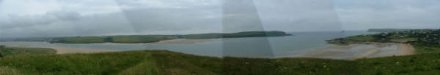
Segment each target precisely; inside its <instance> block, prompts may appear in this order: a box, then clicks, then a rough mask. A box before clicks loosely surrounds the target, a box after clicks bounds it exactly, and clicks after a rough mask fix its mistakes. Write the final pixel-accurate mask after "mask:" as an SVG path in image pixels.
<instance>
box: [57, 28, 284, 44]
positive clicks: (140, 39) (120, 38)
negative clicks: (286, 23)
mask: <svg viewBox="0 0 440 75" xmlns="http://www.w3.org/2000/svg"><path fill="white" fill-rule="evenodd" d="M290 35H291V34H288V33H286V32H282V31H246V32H236V33H206V34H186V35H113V36H78V37H58V38H52V39H50V40H49V42H50V43H71V44H75V43H78V44H81V43H154V42H159V41H163V40H172V39H215V38H244V37H275V36H290Z"/></svg>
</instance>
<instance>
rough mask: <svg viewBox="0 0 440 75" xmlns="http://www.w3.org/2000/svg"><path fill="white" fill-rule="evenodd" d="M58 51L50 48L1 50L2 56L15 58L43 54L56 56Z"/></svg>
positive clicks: (7, 48)
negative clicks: (14, 56) (16, 56)
mask: <svg viewBox="0 0 440 75" xmlns="http://www.w3.org/2000/svg"><path fill="white" fill-rule="evenodd" d="M55 53H56V51H55V50H54V49H50V48H19V47H3V48H0V55H2V56H13V55H43V54H55Z"/></svg>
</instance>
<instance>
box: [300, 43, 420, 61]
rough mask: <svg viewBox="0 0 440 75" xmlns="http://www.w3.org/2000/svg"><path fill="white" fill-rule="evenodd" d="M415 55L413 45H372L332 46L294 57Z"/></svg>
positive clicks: (346, 58)
mask: <svg viewBox="0 0 440 75" xmlns="http://www.w3.org/2000/svg"><path fill="white" fill-rule="evenodd" d="M414 54H415V49H414V47H413V46H412V45H411V44H404V43H371V44H350V45H331V46H329V47H326V48H320V49H315V50H312V51H309V52H306V53H303V54H299V55H296V56H293V57H302V58H323V59H341V60H356V59H363V58H378V57H389V56H406V55H414Z"/></svg>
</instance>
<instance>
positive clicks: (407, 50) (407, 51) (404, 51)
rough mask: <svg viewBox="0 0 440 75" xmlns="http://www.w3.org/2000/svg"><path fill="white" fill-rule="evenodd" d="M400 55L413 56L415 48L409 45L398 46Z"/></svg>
mask: <svg viewBox="0 0 440 75" xmlns="http://www.w3.org/2000/svg"><path fill="white" fill-rule="evenodd" d="M399 48H400V50H401V51H400V55H413V54H415V52H416V51H415V50H416V49H415V48H414V47H413V46H412V45H411V44H400V47H399Z"/></svg>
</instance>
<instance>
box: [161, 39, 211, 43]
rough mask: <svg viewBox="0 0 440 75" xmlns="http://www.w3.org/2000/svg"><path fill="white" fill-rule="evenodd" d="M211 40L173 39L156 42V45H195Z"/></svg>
mask: <svg viewBox="0 0 440 75" xmlns="http://www.w3.org/2000/svg"><path fill="white" fill-rule="evenodd" d="M209 40H210V39H173V40H162V41H159V42H155V43H156V44H194V43H201V42H206V41H209Z"/></svg>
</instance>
